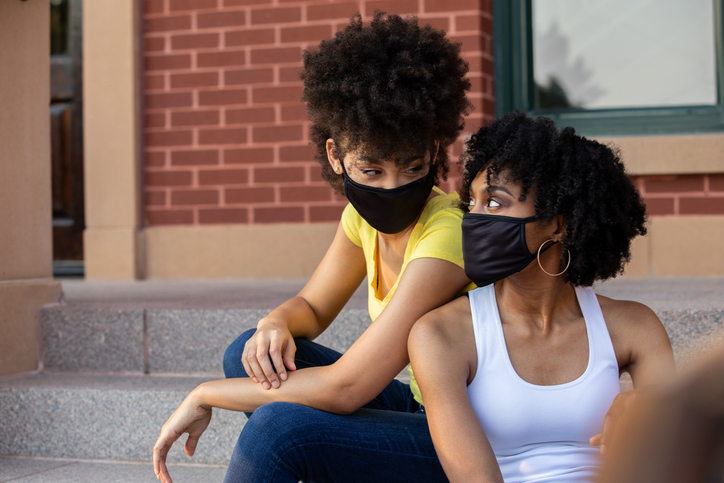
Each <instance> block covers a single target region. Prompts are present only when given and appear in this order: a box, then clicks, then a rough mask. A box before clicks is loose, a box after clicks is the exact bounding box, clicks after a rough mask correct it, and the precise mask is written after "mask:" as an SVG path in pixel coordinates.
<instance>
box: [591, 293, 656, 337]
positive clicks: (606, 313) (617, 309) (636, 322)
mask: <svg viewBox="0 0 724 483" xmlns="http://www.w3.org/2000/svg"><path fill="white" fill-rule="evenodd" d="M597 297H598V303H599V304H600V306H601V312H602V313H603V318H604V319H605V320H606V324H607V325H608V328H609V330H616V331H618V330H624V331H635V332H638V331H643V332H649V331H654V332H658V331H659V330H664V326H663V324H662V323H661V320H659V317H658V316H657V315H656V313H655V312H654V311H653V310H651V309H650V308H649V307H648V306H646V305H644V304H642V303H640V302H634V301H631V300H616V299H612V298H609V297H605V296H603V295H597Z"/></svg>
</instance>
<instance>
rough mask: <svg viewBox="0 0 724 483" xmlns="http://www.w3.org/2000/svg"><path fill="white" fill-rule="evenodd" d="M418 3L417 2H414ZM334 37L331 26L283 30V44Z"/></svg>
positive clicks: (317, 40)
mask: <svg viewBox="0 0 724 483" xmlns="http://www.w3.org/2000/svg"><path fill="white" fill-rule="evenodd" d="M405 1H409V0H405ZM414 1H415V2H417V0H414ZM331 36H332V26H331V25H312V26H308V27H307V26H305V27H287V28H283V29H282V30H281V39H282V42H284V43H286V42H309V41H313V42H319V41H321V40H324V39H328V38H329V37H331Z"/></svg>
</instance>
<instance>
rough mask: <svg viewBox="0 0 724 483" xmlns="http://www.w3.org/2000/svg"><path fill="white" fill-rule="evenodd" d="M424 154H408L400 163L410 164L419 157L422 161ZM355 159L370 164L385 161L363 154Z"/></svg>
mask: <svg viewBox="0 0 724 483" xmlns="http://www.w3.org/2000/svg"><path fill="white" fill-rule="evenodd" d="M425 156H427V153H425V154H413V155H412V156H410V157H409V158H407V159H404V160H402V163H401V164H403V165H406V164H410V163H412V162H414V161H417V160H418V159H421V160H423V161H424V160H425ZM357 159H359V160H360V161H365V162H367V163H370V164H384V163H385V161H382V162H380V160H379V159H378V158H375V157H372V156H365V155H364V154H363V155H361V156H358V157H357ZM393 162H394V161H393ZM395 164H397V163H395Z"/></svg>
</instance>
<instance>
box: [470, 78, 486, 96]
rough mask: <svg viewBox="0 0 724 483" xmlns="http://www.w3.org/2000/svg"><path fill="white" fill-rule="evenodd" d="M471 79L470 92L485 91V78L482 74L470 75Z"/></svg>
mask: <svg viewBox="0 0 724 483" xmlns="http://www.w3.org/2000/svg"><path fill="white" fill-rule="evenodd" d="M468 80H469V81H470V92H483V89H484V86H483V84H484V79H483V78H482V77H480V76H468Z"/></svg>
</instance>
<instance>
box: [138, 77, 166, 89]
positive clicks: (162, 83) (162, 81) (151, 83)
mask: <svg viewBox="0 0 724 483" xmlns="http://www.w3.org/2000/svg"><path fill="white" fill-rule="evenodd" d="M165 87H166V76H164V75H163V74H161V75H146V76H143V88H144V89H145V90H147V91H152V90H156V89H164V88H165Z"/></svg>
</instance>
